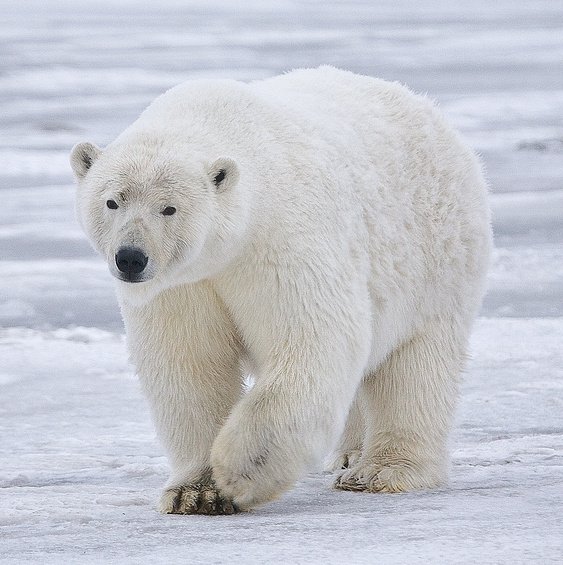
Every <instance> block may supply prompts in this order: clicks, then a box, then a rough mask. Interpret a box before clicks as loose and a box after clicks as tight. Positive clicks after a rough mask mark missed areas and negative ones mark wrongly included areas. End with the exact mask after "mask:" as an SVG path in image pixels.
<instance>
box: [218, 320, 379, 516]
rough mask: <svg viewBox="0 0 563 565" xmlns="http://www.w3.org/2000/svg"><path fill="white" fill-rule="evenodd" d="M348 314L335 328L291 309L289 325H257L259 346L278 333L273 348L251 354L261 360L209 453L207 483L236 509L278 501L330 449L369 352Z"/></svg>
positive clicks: (363, 329) (360, 327)
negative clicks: (211, 482)
mask: <svg viewBox="0 0 563 565" xmlns="http://www.w3.org/2000/svg"><path fill="white" fill-rule="evenodd" d="M354 313H355V312H354V310H353V309H351V311H350V312H348V313H346V314H344V313H343V314H342V318H341V319H340V320H339V321H340V324H335V320H333V319H332V315H333V314H334V311H333V312H330V313H329V312H326V311H324V312H321V313H320V315H319V316H318V318H317V319H316V320H314V325H309V324H310V323H311V322H312V320H311V318H310V317H309V316H307V315H301V316H299V315H296V316H292V315H291V314H292V313H291V311H290V312H288V313H287V315H288V316H289V317H290V319H289V320H288V322H289V323H287V324H285V323H280V324H278V325H276V326H275V327H274V326H272V327H271V328H265V327H264V326H262V331H261V336H262V340H261V343H260V344H264V345H265V346H268V343H267V340H266V339H264V336H268V335H270V336H272V339H273V337H274V336H276V334H277V336H276V343H275V345H274V346H268V348H267V349H266V348H265V350H264V351H261V352H260V353H263V356H262V355H257V356H256V357H257V359H264V361H263V362H260V363H259V364H258V370H259V375H258V376H257V382H256V384H255V385H254V388H253V389H252V390H251V391H250V392H249V393H248V394H247V395H246V396H245V397H244V398H243V399H242V400H241V401H240V402H239V403H238V404H237V405H236V406H235V408H234V410H233V412H232V414H231V415H230V417H229V419H228V420H227V422H226V423H225V425H224V427H223V428H222V429H221V431H220V433H219V435H218V436H217V439H216V440H215V442H214V444H213V449H212V452H211V462H212V468H213V478H214V480H215V482H216V483H217V485H218V486H219V489H220V490H221V491H222V492H223V493H225V494H226V495H227V496H229V497H230V498H232V499H233V501H234V503H235V504H236V505H237V507H239V508H241V509H243V510H244V509H249V508H251V507H253V506H256V505H258V504H261V503H264V502H267V501H270V500H273V499H275V498H277V497H278V496H279V495H281V494H282V493H283V492H284V491H285V490H287V489H288V488H290V487H291V486H292V485H293V484H294V483H295V481H296V480H297V479H298V478H300V477H301V476H302V475H303V474H304V472H305V471H306V470H307V469H309V468H311V467H312V466H313V465H314V464H316V463H318V462H319V461H320V459H321V458H322V457H323V456H324V455H326V452H327V451H328V450H329V449H330V448H332V447H333V443H334V441H335V440H336V439H337V438H338V437H339V435H340V433H341V432H342V429H343V427H344V422H345V420H346V416H347V414H348V411H349V408H350V405H351V403H352V401H353V398H354V394H355V391H356V388H357V385H358V383H359V381H360V379H361V377H362V372H363V368H364V366H365V363H366V360H367V355H368V348H369V340H370V335H369V334H370V332H369V327H368V326H367V325H366V324H363V323H362V315H361V314H359V315H358V316H356V317H354ZM276 320H279V317H277V318H272V321H273V322H275V321H276ZM303 322H306V324H303ZM284 328H285V329H286V330H287V332H286V333H282V329H284ZM268 330H270V331H268ZM260 344H259V345H260Z"/></svg>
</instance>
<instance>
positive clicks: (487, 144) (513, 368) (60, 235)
mask: <svg viewBox="0 0 563 565" xmlns="http://www.w3.org/2000/svg"><path fill="white" fill-rule="evenodd" d="M0 14H1V16H0V108H1V111H0V131H1V133H2V135H0V198H1V205H0V326H1V329H0V387H1V388H0V389H1V391H2V392H1V403H0V562H1V563H29V562H36V563H57V564H58V563H81V564H82V563H87V564H88V563H145V562H149V561H150V562H154V563H175V562H187V563H207V564H212V563H281V562H286V563H366V564H367V563H369V564H371V563H491V564H493V563H494V564H496V563H542V564H543V563H561V562H563V521H562V515H563V347H562V342H563V40H562V38H563V4H562V3H561V2H555V1H552V0H534V1H533V2H531V1H530V0H510V1H509V0H497V1H495V2H491V1H490V0H464V1H463V2H462V1H457V0H455V1H447V0H422V1H420V2H415V1H414V0H413V1H411V2H409V1H406V0H384V1H378V2H372V1H370V0H355V1H351V2H344V1H342V2H336V1H333V0H329V1H325V2H320V1H319V2H316V1H312V0H311V1H300V2H298V1H290V0H284V1H281V2H273V1H258V0H252V1H249V2H240V3H239V2H229V1H227V0H222V1H216V2H204V1H203V0H202V1H198V2H195V1H192V2H182V1H180V0H176V1H175V0H166V1H164V2H163V1H159V2H152V3H149V2H143V1H141V0H126V1H123V2H119V3H118V2H110V1H109V0H106V1H102V2H100V1H98V2H95V3H76V2H71V1H70V0H68V1H63V0H57V1H55V0H53V1H49V2H45V1H41V2H40V1H37V0H30V1H26V2H25V3H24V2H10V1H8V0H0ZM321 63H331V64H335V65H338V66H341V67H344V68H348V69H351V70H354V71H358V72H363V73H367V74H372V75H377V76H381V77H384V78H389V79H394V80H401V81H403V82H406V83H408V84H409V85H410V86H411V87H412V88H414V89H415V90H418V91H424V92H428V94H429V95H430V96H432V97H433V98H436V99H437V100H438V101H439V102H440V104H441V106H442V108H443V109H444V111H445V112H446V113H447V114H448V115H449V117H450V118H451V120H452V121H453V122H454V123H455V124H456V125H457V126H458V127H459V128H460V129H461V131H462V132H463V134H464V135H465V136H466V137H467V138H468V139H469V141H470V142H471V143H472V144H473V146H474V147H475V148H476V149H477V150H478V151H479V152H480V153H481V154H482V155H483V158H484V161H485V163H486V167H487V169H488V171H489V176H490V179H491V184H492V190H493V195H492V205H493V209H494V227H495V232H496V245H497V249H496V251H495V255H494V262H493V267H492V270H491V274H490V277H489V281H490V291H489V294H488V296H487V298H486V300H485V303H484V306H483V309H482V312H481V317H480V319H479V320H478V322H477V324H476V327H475V332H474V336H473V340H472V360H471V362H470V364H469V367H468V370H467V373H466V375H465V379H464V385H463V391H462V398H461V403H460V409H459V414H458V424H457V427H456V430H455V433H454V435H453V438H452V451H453V465H452V473H451V483H450V485H449V486H448V488H445V489H443V490H440V491H437V492H426V493H412V494H405V495H364V494H358V493H345V492H337V491H334V490H331V489H330V483H331V477H330V476H328V475H323V474H321V473H319V474H312V475H310V476H309V477H307V478H306V479H305V480H303V481H302V482H300V483H299V484H298V485H297V487H296V488H295V489H294V490H293V491H291V492H290V493H288V494H287V495H286V496H284V497H283V498H282V499H281V500H279V501H277V502H274V503H272V504H270V505H267V506H264V507H262V508H259V509H257V510H255V511H254V512H252V513H249V514H244V515H237V516H234V517H203V516H161V515H159V514H157V513H156V512H155V511H154V508H153V507H154V502H155V500H156V498H157V496H158V491H159V489H160V487H161V486H162V483H163V482H164V480H165V479H166V472H167V471H166V461H165V458H164V457H163V454H162V450H161V449H160V447H159V445H158V443H157V442H156V441H155V438H154V432H153V428H152V425H151V423H150V420H149V417H148V412H147V408H146V406H145V403H144V400H143V398H142V396H141V394H140V391H139V387H138V385H137V382H136V380H135V377H134V375H133V372H132V370H131V367H130V366H129V365H128V364H127V355H126V352H125V347H124V341H123V335H122V327H121V322H120V318H119V311H118V308H117V304H116V302H115V299H114V297H113V289H112V282H111V279H110V276H109V274H108V273H107V270H106V267H105V265H103V264H102V262H101V261H100V260H98V259H97V258H96V257H95V256H94V254H93V252H92V251H91V250H90V249H89V247H88V244H87V243H86V242H85V240H84V238H83V236H82V234H81V232H80V229H79V228H78V226H77V225H76V223H75V220H74V212H73V200H74V190H73V187H72V180H71V175H70V170H69V166H68V161H67V154H68V150H69V148H70V146H71V145H72V144H73V143H75V142H76V141H80V140H91V141H95V142H97V143H99V144H102V145H103V144H104V143H107V142H108V141H110V140H111V139H112V138H113V137H114V136H115V135H116V134H117V133H119V131H120V130H122V129H123V128H124V127H125V126H126V125H127V124H128V123H129V122H131V121H132V120H133V119H134V117H135V116H136V115H137V114H138V113H139V112H140V110H141V109H142V108H143V107H144V106H145V105H146V104H147V103H148V102H149V101H150V100H151V99H152V98H153V97H154V96H156V95H157V94H158V93H159V92H161V91H162V90H164V89H165V88H167V87H169V86H172V85H173V84H175V83H177V82H180V81H182V80H184V79H186V78H190V77H200V76H229V77H234V78H240V79H244V80H247V79H253V78H260V77H264V76H268V75H271V74H276V73H278V72H281V71H283V70H286V69H289V68H292V67H299V66H313V65H317V64H321Z"/></svg>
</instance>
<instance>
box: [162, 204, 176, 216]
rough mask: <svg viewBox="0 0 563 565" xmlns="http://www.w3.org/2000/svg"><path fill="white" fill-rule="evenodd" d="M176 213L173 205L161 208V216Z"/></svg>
mask: <svg viewBox="0 0 563 565" xmlns="http://www.w3.org/2000/svg"><path fill="white" fill-rule="evenodd" d="M175 213H176V208H174V206H166V208H164V210H162V215H163V216H172V214H175Z"/></svg>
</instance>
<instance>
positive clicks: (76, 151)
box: [70, 142, 102, 180]
mask: <svg viewBox="0 0 563 565" xmlns="http://www.w3.org/2000/svg"><path fill="white" fill-rule="evenodd" d="M101 154H102V150H101V149H100V148H99V147H97V146H96V145H94V144H93V143H87V142H86V143H78V144H77V145H75V146H74V147H73V148H72V151H71V152H70V165H71V167H72V170H73V171H74V174H75V175H76V178H77V179H79V180H80V179H83V178H84V176H85V175H86V173H87V172H88V170H89V169H90V167H91V166H92V165H93V163H94V161H95V160H96V159H97V158H98V157H99V156H100V155H101Z"/></svg>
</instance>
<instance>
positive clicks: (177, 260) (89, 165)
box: [70, 138, 248, 302]
mask: <svg viewBox="0 0 563 565" xmlns="http://www.w3.org/2000/svg"><path fill="white" fill-rule="evenodd" d="M171 145H172V144H170V143H166V142H159V141H157V140H154V139H150V138H149V139H141V140H139V139H136V140H134V141H133V142H126V143H120V144H115V145H110V146H109V147H108V148H106V149H105V150H101V149H100V148H98V147H96V146H95V145H93V144H92V143H79V144H78V145H76V146H75V147H74V148H73V149H72V152H71V157H70V161H71V165H72V169H73V171H74V175H75V177H76V180H77V184H78V194H77V200H76V203H77V214H78V218H79V221H80V223H81V225H82V227H83V229H84V231H85V232H86V234H87V236H88V237H89V239H90V241H91V243H92V245H93V246H94V248H95V249H96V250H97V251H98V252H99V253H101V254H102V255H103V256H104V257H105V259H106V260H107V262H108V265H109V269H110V271H111V273H112V275H113V276H114V277H116V278H117V279H118V280H119V281H120V287H121V291H122V293H125V295H126V296H129V297H130V298H131V301H132V302H135V301H137V302H138V301H139V300H140V301H141V302H144V301H145V300H146V299H150V297H151V296H154V294H156V293H158V292H160V291H161V290H164V289H165V288H170V287H172V286H176V285H178V284H183V283H189V282H196V281H198V280H202V279H205V278H209V277H210V276H213V275H214V274H216V273H217V272H219V271H220V270H221V269H223V268H225V267H226V265H227V264H228V263H229V261H230V260H232V258H233V257H234V256H235V255H236V253H237V251H238V249H239V247H240V244H241V242H242V239H243V237H244V234H245V226H246V211H247V209H248V206H247V203H246V202H245V198H244V197H243V196H244V195H243V194H242V190H241V189H240V186H239V185H240V183H239V170H238V166H237V163H236V162H235V161H234V160H233V159H231V158H229V157H217V158H212V159H205V158H204V157H201V156H199V157H197V156H194V155H193V154H192V155H190V157H189V158H188V159H186V161H187V162H185V161H183V160H182V159H181V158H180V157H179V156H180V155H184V154H185V151H183V150H182V148H181V147H178V145H174V146H173V147H172V146H171ZM189 154H190V153H189V152H188V155H189Z"/></svg>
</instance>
